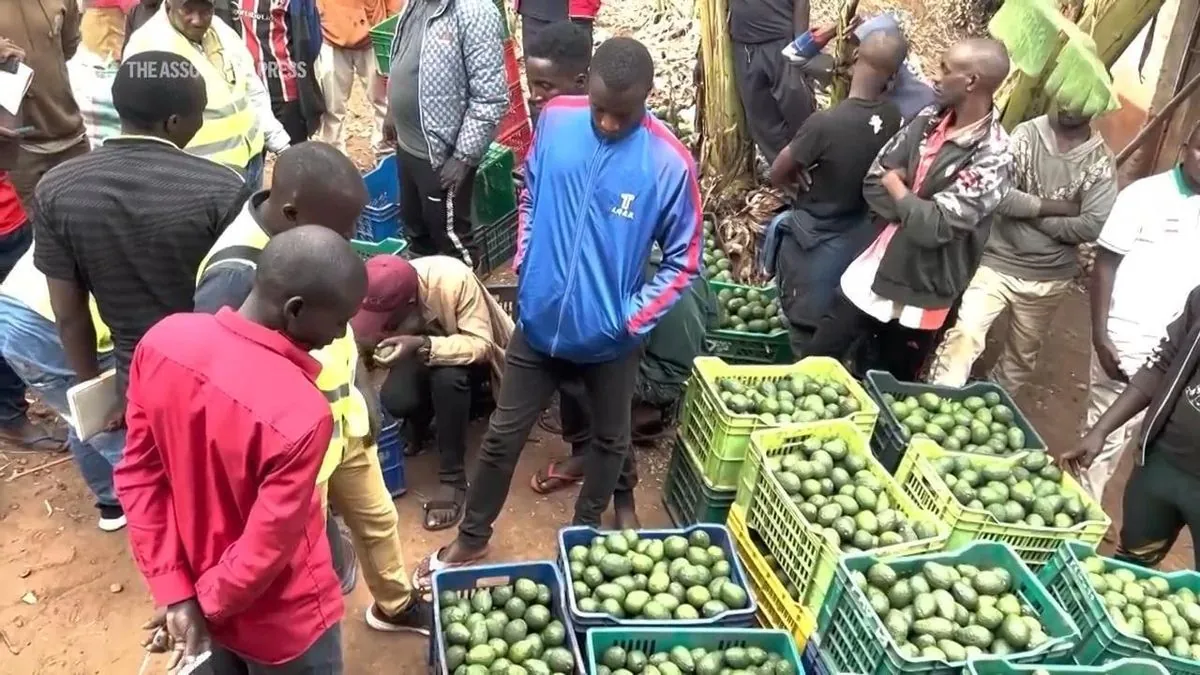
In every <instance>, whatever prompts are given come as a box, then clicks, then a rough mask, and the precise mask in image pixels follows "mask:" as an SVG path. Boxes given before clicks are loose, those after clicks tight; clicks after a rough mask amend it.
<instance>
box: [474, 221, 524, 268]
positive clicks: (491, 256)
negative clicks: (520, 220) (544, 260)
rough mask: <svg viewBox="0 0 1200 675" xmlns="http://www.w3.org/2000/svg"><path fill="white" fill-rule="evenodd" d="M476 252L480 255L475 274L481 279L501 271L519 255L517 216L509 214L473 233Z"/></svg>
mask: <svg viewBox="0 0 1200 675" xmlns="http://www.w3.org/2000/svg"><path fill="white" fill-rule="evenodd" d="M472 235H473V237H474V250H475V251H477V252H478V254H479V260H477V261H475V262H476V265H475V273H476V274H478V275H479V276H480V277H483V276H484V275H486V274H488V273H489V272H492V271H494V270H497V269H499V268H500V267H501V266H502V265H504V263H506V262H508V261H509V260H512V257H513V256H514V255H516V253H517V214H516V212H513V213H510V214H508V216H507V217H505V218H501V219H500V220H497V221H496V222H494V223H492V224H491V225H488V226H486V227H480V228H477V229H476V230H475V231H474V232H473V233H472Z"/></svg>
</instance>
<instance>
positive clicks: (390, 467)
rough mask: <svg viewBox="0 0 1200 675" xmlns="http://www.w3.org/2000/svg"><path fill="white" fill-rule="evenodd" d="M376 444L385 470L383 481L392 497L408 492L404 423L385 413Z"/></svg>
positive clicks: (380, 461)
mask: <svg viewBox="0 0 1200 675" xmlns="http://www.w3.org/2000/svg"><path fill="white" fill-rule="evenodd" d="M375 444H376V446H377V447H378V448H379V467H380V468H381V469H382V470H383V483H384V485H386V486H387V489H388V492H389V493H390V494H391V495H392V498H393V499H394V498H396V497H399V496H401V495H403V494H404V493H405V492H408V482H407V481H405V479H404V449H405V446H406V445H407V441H406V439H405V438H404V429H403V424H401V423H400V422H398V421H397V420H395V419H393V418H392V417H391V416H390V415H388V414H387V413H384V414H383V421H382V425H381V426H380V429H379V438H378V439H376V440H375Z"/></svg>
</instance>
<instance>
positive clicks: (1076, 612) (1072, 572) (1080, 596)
mask: <svg viewBox="0 0 1200 675" xmlns="http://www.w3.org/2000/svg"><path fill="white" fill-rule="evenodd" d="M1093 555H1095V550H1094V548H1093V547H1091V546H1087V545H1084V544H1081V543H1079V542H1074V541H1068V542H1063V544H1062V545H1061V546H1060V547H1059V549H1058V551H1056V552H1055V554H1054V557H1053V558H1051V560H1050V562H1048V563H1047V564H1046V566H1045V567H1043V568H1042V569H1041V571H1040V572H1039V573H1038V580H1039V581H1041V583H1042V584H1044V585H1045V586H1046V588H1047V589H1048V590H1049V591H1050V595H1052V596H1053V597H1054V599H1055V600H1056V601H1058V603H1059V604H1060V605H1062V607H1063V609H1065V610H1066V612H1067V614H1069V615H1070V616H1071V619H1072V620H1073V621H1074V622H1075V624H1076V625H1077V626H1079V632H1080V636H1081V637H1080V640H1079V646H1078V648H1077V649H1076V650H1075V660H1076V661H1077V662H1078V663H1081V664H1084V665H1095V664H1102V663H1105V662H1107V661H1112V660H1115V659H1122V658H1147V659H1153V660H1155V661H1157V662H1159V663H1161V664H1162V665H1163V666H1164V667H1165V668H1166V669H1167V671H1169V672H1171V673H1176V674H1179V673H1182V674H1185V675H1200V661H1193V660H1191V659H1181V658H1178V657H1176V656H1170V655H1168V656H1163V655H1161V654H1157V653H1156V652H1155V651H1154V648H1153V647H1152V646H1151V645H1150V641H1149V640H1146V639H1145V638H1140V637H1134V636H1132V635H1128V634H1126V633H1123V632H1121V631H1119V630H1117V627H1116V626H1115V625H1113V622H1112V619H1110V618H1109V616H1108V612H1107V611H1106V610H1105V608H1104V603H1102V602H1101V601H1100V598H1098V597H1097V596H1096V592H1095V591H1094V590H1092V585H1091V583H1090V582H1089V581H1088V578H1087V573H1086V572H1085V571H1084V570H1083V568H1082V567H1080V565H1079V561H1080V560H1083V559H1084V558H1088V557H1091V556H1093ZM1105 566H1106V567H1111V568H1119V569H1126V570H1129V571H1130V572H1132V573H1133V574H1134V576H1136V577H1137V578H1139V579H1145V578H1147V577H1152V576H1156V577H1162V578H1163V579H1166V581H1167V585H1169V586H1170V587H1171V590H1173V591H1174V590H1177V589H1179V588H1188V589H1191V590H1192V591H1194V592H1196V593H1198V594H1200V574H1198V573H1196V572H1193V571H1191V570H1184V571H1180V572H1168V573H1164V572H1157V571H1155V570H1151V569H1147V568H1145V567H1140V566H1138V565H1134V564H1131V563H1127V562H1122V561H1120V560H1113V559H1112V558H1105Z"/></svg>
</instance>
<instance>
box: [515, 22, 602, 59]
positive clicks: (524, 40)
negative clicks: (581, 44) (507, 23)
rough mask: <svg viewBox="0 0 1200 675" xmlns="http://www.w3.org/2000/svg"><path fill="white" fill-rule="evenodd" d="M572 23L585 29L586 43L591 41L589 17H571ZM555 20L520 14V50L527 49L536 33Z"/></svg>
mask: <svg viewBox="0 0 1200 675" xmlns="http://www.w3.org/2000/svg"><path fill="white" fill-rule="evenodd" d="M564 20H565V19H564ZM571 21H572V22H573V23H577V24H579V25H580V26H583V27H584V28H586V29H587V33H588V43H591V42H592V24H593V22H592V21H591V20H589V19H571ZM552 23H557V22H556V21H547V20H546V19H538V18H536V17H532V16H526V15H524V14H522V15H521V48H522V51H525V50H526V49H527V45H528V44H529V43H530V42H532V41H533V40H534V39H535V38H536V36H537V34H538V33H541V32H542V31H543V30H545V28H546V26H549V25H550V24H552Z"/></svg>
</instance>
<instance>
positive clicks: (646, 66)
mask: <svg viewBox="0 0 1200 675" xmlns="http://www.w3.org/2000/svg"><path fill="white" fill-rule="evenodd" d="M592 74H594V75H596V76H597V77H599V78H600V81H601V82H604V84H605V86H607V87H608V88H610V89H613V90H615V91H628V90H629V89H632V88H634V87H640V88H644V89H645V90H646V91H649V90H650V89H651V88H653V87H654V59H653V58H651V57H650V50H649V49H646V45H643V44H642V43H640V42H638V41H637V40H634V39H633V38H631V37H615V38H610V39H608V40H605V41H604V42H603V43H601V45H600V46H599V47H597V48H596V54H595V55H594V56H592Z"/></svg>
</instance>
